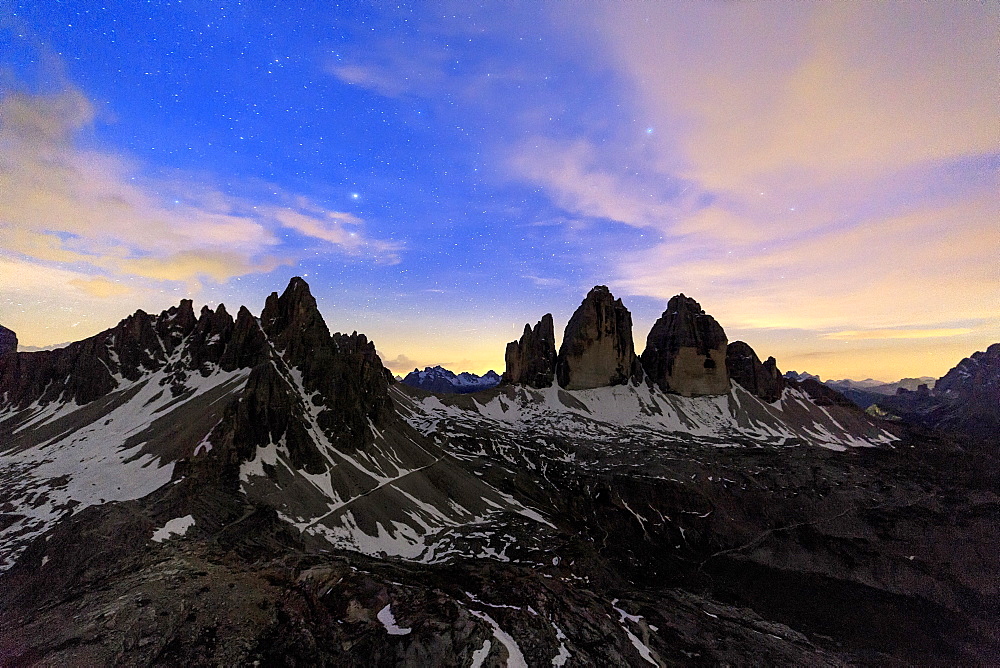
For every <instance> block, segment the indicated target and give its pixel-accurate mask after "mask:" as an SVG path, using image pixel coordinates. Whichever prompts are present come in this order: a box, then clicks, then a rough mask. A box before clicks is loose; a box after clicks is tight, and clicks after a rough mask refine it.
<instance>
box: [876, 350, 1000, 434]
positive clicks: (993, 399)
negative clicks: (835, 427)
mask: <svg viewBox="0 0 1000 668" xmlns="http://www.w3.org/2000/svg"><path fill="white" fill-rule="evenodd" d="M928 385H933V389H930V388H929V387H928ZM872 405H873V406H877V408H876V409H875V411H876V412H877V413H879V414H884V415H890V416H894V417H897V418H901V419H903V420H905V421H906V422H910V423H914V424H920V425H922V426H924V427H929V428H932V429H943V430H946V431H952V432H960V433H963V434H967V435H969V436H972V437H976V438H981V439H994V438H996V437H997V434H1000V343H994V344H993V345H991V346H989V347H988V348H987V349H986V350H985V351H979V352H976V353H973V354H972V355H971V356H969V357H966V358H965V359H963V360H962V361H960V362H959V363H958V364H956V365H955V366H954V368H952V369H951V370H950V371H948V373H946V374H945V375H944V376H942V377H941V378H939V379H938V380H937V382H935V383H931V384H923V385H922V386H918V387H917V390H916V391H910V390H907V389H905V388H899V389H897V393H896V395H895V396H891V397H875V398H873V401H872Z"/></svg>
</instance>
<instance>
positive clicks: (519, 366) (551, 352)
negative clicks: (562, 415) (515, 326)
mask: <svg viewBox="0 0 1000 668" xmlns="http://www.w3.org/2000/svg"><path fill="white" fill-rule="evenodd" d="M504 360H505V362H506V365H507V370H506V371H505V372H504V374H503V382H504V383H508V384H512V385H527V386H528V387H534V388H536V389H542V388H545V387H551V386H552V381H553V380H554V379H555V373H556V335H555V330H554V327H553V324H552V314H551V313H546V314H545V315H543V316H542V319H541V320H539V321H538V323H537V324H536V325H535V326H534V327H530V326H528V325H527V324H526V325H525V326H524V334H522V335H521V338H520V339H519V340H517V341H511V342H510V343H508V344H507V350H506V351H505V353H504Z"/></svg>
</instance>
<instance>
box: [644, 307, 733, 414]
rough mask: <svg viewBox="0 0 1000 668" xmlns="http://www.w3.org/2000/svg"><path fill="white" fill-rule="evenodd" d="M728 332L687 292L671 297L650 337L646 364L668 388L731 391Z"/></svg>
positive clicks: (692, 392)
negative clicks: (727, 360)
mask: <svg viewBox="0 0 1000 668" xmlns="http://www.w3.org/2000/svg"><path fill="white" fill-rule="evenodd" d="M726 343H727V341H726V333H725V331H723V329H722V326H721V325H719V323H717V322H716V321H715V318H713V317H712V316H710V315H708V314H706V313H705V311H703V310H702V308H701V305H700V304H698V302H696V301H695V300H693V299H691V298H690V297H685V296H684V295H683V294H680V295H677V296H675V297H671V298H670V301H669V302H667V310H665V311H664V312H663V315H662V316H660V318H659V320H657V321H656V323H654V324H653V328H652V329H651V330H650V332H649V336H648V337H646V349H645V350H644V351H643V353H642V368H643V369H644V370H645V372H646V375H647V376H648V377H649V378H650V380H652V381H653V382H654V383H656V384H657V385H658V386H659V387H660V389H662V390H664V391H666V392H676V393H677V394H681V395H683V396H686V397H700V396H708V395H718V394H725V393H727V392H728V391H729V372H728V370H727V367H726V352H727V350H726Z"/></svg>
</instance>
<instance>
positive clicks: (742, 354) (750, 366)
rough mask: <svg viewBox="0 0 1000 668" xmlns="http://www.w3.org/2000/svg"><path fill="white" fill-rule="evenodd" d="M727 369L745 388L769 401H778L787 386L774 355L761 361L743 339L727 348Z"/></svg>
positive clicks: (734, 379) (733, 378) (731, 376)
mask: <svg viewBox="0 0 1000 668" xmlns="http://www.w3.org/2000/svg"><path fill="white" fill-rule="evenodd" d="M726 369H727V370H728V371H729V377H730V378H731V379H732V380H733V381H734V382H737V383H739V384H740V385H741V386H743V389H745V390H747V391H748V392H750V394H753V395H754V396H756V397H759V398H761V399H763V400H764V401H767V402H769V403H770V402H772V401H777V400H778V399H779V398H780V397H781V391H782V390H783V389H784V387H785V379H784V378H782V377H781V372H780V371H778V364H777V362H776V361H775V359H774V358H773V357H768V358H767V361H766V362H763V363H761V361H760V358H759V357H757V353H755V352H754V350H753V348H751V347H750V346H749V344H746V343H744V342H743V341H733V342H732V343H730V344H729V347H727V348H726Z"/></svg>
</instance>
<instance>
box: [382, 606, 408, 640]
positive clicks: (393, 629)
mask: <svg viewBox="0 0 1000 668" xmlns="http://www.w3.org/2000/svg"><path fill="white" fill-rule="evenodd" d="M378 620H379V621H380V622H382V626H384V627H385V630H386V632H387V633H388V634H389V635H391V636H405V635H406V634H408V633H409V632H410V631H412V630H413V629H404V628H402V627H400V626H399V625H398V624H396V618H395V617H393V615H392V604H391V603H387V604H386V606H385V607H384V608H382V609H381V610H379V611H378Z"/></svg>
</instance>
